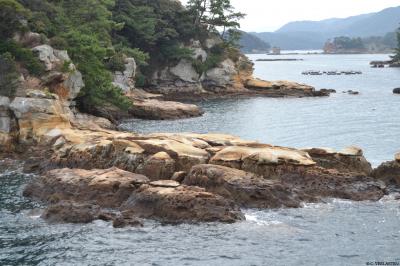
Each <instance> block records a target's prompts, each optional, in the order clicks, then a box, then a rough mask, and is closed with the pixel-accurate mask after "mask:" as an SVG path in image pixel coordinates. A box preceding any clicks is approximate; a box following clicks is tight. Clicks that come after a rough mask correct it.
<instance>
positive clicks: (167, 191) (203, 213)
mask: <svg viewBox="0 0 400 266" xmlns="http://www.w3.org/2000/svg"><path fill="white" fill-rule="evenodd" d="M121 209H122V210H129V211H131V212H133V213H136V214H138V215H139V217H142V218H152V219H156V220H159V221H162V222H167V223H177V222H224V223H233V222H236V221H238V220H243V219H244V215H243V214H242V213H241V212H240V210H239V208H238V207H237V206H236V205H235V204H234V203H233V202H232V201H230V200H227V199H225V198H223V197H221V196H218V195H215V194H212V193H209V192H206V191H205V190H204V189H201V188H197V187H188V186H179V187H154V186H151V185H144V186H141V187H140V188H139V190H138V191H137V193H133V194H132V196H131V197H130V198H129V199H128V200H127V201H126V202H125V203H124V204H123V205H122V206H121Z"/></svg>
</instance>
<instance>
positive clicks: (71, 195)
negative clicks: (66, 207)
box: [24, 168, 149, 208]
mask: <svg viewBox="0 0 400 266" xmlns="http://www.w3.org/2000/svg"><path fill="white" fill-rule="evenodd" d="M148 182H149V179H148V178H147V177H145V176H143V175H138V174H134V173H131V172H127V171H123V170H120V169H118V168H110V169H105V170H99V169H94V170H90V171H89V170H83V169H69V168H63V169H55V170H51V171H49V172H47V173H46V174H45V175H42V176H40V177H39V178H38V179H36V180H34V181H32V182H31V183H30V184H28V186H27V187H26V188H25V190H24V196H26V197H31V198H35V199H38V200H41V201H44V202H50V203H57V202H59V201H64V200H66V201H74V202H78V203H79V202H80V203H82V202H83V203H84V202H93V203H94V204H96V205H98V206H100V207H102V208H117V207H119V206H120V205H121V204H122V203H123V202H124V201H125V200H127V199H128V198H129V197H130V195H131V194H132V192H133V191H134V190H135V189H137V187H139V186H140V185H142V184H145V183H148Z"/></svg>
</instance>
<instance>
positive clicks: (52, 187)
mask: <svg viewBox="0 0 400 266" xmlns="http://www.w3.org/2000/svg"><path fill="white" fill-rule="evenodd" d="M171 182H172V181H169V182H151V183H149V180H148V179H147V178H146V177H145V176H142V175H138V174H133V173H130V172H126V171H122V170H120V169H117V168H111V169H106V170H91V171H87V170H81V169H57V170H52V171H49V172H48V173H46V174H45V175H42V176H41V177H39V178H38V180H35V181H33V182H31V183H30V184H29V185H28V186H27V187H26V188H25V190H24V195H25V196H28V197H32V198H36V199H39V200H42V201H44V202H47V203H50V207H49V208H48V209H47V210H46V211H45V213H44V215H43V217H44V218H46V219H48V220H49V221H53V222H70V223H88V222H91V221H93V220H95V219H102V220H112V221H114V226H116V227H120V226H122V225H125V224H128V225H130V224H131V223H132V221H137V217H141V218H153V219H157V220H160V221H162V222H169V223H176V222H215V221H219V222H234V221H237V220H240V219H243V215H242V214H241V212H240V210H239V209H238V207H236V205H235V204H234V203H233V202H231V201H229V200H226V199H224V198H222V197H221V196H217V195H214V194H211V193H208V192H205V191H204V189H201V188H195V187H186V186H181V185H179V183H177V184H175V183H174V184H171ZM105 208H112V209H111V210H108V211H105V210H104V209H105ZM133 224H135V223H133Z"/></svg>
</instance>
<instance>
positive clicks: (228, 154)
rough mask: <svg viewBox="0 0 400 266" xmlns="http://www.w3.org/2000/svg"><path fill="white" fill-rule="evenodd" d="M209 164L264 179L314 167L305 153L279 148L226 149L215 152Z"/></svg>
mask: <svg viewBox="0 0 400 266" xmlns="http://www.w3.org/2000/svg"><path fill="white" fill-rule="evenodd" d="M210 163H211V164H217V165H223V166H227V167H231V168H236V169H241V170H244V171H248V172H252V173H256V174H258V175H260V176H263V177H264V178H277V177H279V176H280V175H281V174H282V173H284V172H285V171H287V172H291V171H302V170H303V168H304V167H308V166H312V165H315V162H314V161H313V160H312V159H311V157H310V156H309V155H308V154H307V153H306V152H302V151H299V150H295V149H288V148H281V147H272V146H270V147H268V146H266V147H256V148H251V147H243V146H232V147H226V148H224V149H222V150H221V151H219V152H217V153H216V154H215V156H214V157H213V158H211V160H210Z"/></svg>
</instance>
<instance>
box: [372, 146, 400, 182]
mask: <svg viewBox="0 0 400 266" xmlns="http://www.w3.org/2000/svg"><path fill="white" fill-rule="evenodd" d="M372 176H374V177H375V178H377V179H380V180H383V181H384V182H385V183H386V184H394V185H396V186H400V153H396V154H395V156H394V160H393V161H390V162H384V163H382V164H381V165H380V166H378V167H377V168H376V169H374V170H373V172H372Z"/></svg>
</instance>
